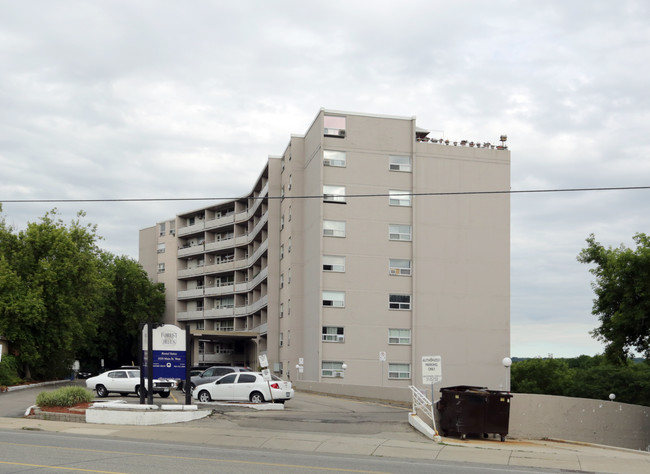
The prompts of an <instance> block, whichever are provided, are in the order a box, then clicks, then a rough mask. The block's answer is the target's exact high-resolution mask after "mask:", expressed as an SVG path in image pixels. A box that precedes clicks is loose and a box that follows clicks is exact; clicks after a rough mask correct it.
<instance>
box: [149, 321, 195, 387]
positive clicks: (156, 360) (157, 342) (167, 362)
mask: <svg viewBox="0 0 650 474" xmlns="http://www.w3.org/2000/svg"><path fill="white" fill-rule="evenodd" d="M147 342H148V341H147V333H146V326H145V330H144V331H143V345H142V347H143V351H142V352H143V360H144V361H145V363H144V367H143V372H144V375H145V377H146V376H147V368H148V365H147V350H146V348H147V347H148V345H147ZM152 343H153V344H152V345H153V361H152V362H153V378H155V379H157V378H161V377H162V378H170V379H184V378H185V365H186V360H187V358H186V354H187V353H186V350H185V349H186V348H185V331H183V330H182V329H180V328H178V327H176V326H174V325H172V324H165V325H163V326H161V327H157V328H154V329H153V331H152Z"/></svg>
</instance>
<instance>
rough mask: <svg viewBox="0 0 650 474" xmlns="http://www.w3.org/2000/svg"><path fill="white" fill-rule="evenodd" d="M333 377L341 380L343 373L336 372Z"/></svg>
mask: <svg viewBox="0 0 650 474" xmlns="http://www.w3.org/2000/svg"><path fill="white" fill-rule="evenodd" d="M335 377H341V378H343V373H342V372H337V373H336V375H335Z"/></svg>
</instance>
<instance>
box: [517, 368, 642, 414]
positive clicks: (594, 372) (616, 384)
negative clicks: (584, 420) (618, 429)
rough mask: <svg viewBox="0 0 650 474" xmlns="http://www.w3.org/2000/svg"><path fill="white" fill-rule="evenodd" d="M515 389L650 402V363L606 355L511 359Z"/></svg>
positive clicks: (619, 400) (639, 402) (637, 403)
mask: <svg viewBox="0 0 650 474" xmlns="http://www.w3.org/2000/svg"><path fill="white" fill-rule="evenodd" d="M510 377H511V389H512V391H513V392H514V393H539V394H545V395H562V396H566V397H581V398H595V399H599V400H609V395H610V394H611V393H613V394H614V395H615V396H616V401H617V402H623V403H631V404H634V405H646V406H650V365H648V364H647V363H645V362H635V361H633V360H628V361H627V362H626V363H625V364H624V365H621V364H618V363H612V362H611V361H609V360H608V359H607V357H606V356H604V355H597V356H593V357H590V356H586V355H582V356H580V357H576V358H571V359H541V358H536V359H524V360H516V361H514V362H513V363H512V368H511V372H510Z"/></svg>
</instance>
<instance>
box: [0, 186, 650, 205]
mask: <svg viewBox="0 0 650 474" xmlns="http://www.w3.org/2000/svg"><path fill="white" fill-rule="evenodd" d="M648 189H650V186H611V187H604V188H553V189H520V190H512V189H510V190H497V191H449V192H431V193H409V192H406V191H404V192H395V193H392V194H389V193H375V194H345V195H340V197H345V198H346V199H347V198H370V197H388V196H468V195H486V194H539V193H573V192H598V191H635V190H648ZM248 198H252V199H322V198H323V194H317V195H307V196H264V197H259V198H255V197H252V196H237V197H174V198H104V199H0V203H11V204H18V203H74V202H169V201H235V200H237V199H248Z"/></svg>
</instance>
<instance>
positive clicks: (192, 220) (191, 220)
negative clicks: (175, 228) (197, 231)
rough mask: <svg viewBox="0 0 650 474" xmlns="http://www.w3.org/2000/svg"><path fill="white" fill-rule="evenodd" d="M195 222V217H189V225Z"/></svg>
mask: <svg viewBox="0 0 650 474" xmlns="http://www.w3.org/2000/svg"><path fill="white" fill-rule="evenodd" d="M194 222H195V217H190V218H189V219H187V225H194Z"/></svg>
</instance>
